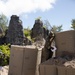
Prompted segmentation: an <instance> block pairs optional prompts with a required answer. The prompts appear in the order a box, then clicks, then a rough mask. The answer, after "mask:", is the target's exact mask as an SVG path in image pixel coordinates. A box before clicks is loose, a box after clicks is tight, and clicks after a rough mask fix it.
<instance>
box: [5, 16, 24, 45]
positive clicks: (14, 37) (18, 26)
mask: <svg viewBox="0 0 75 75" xmlns="http://www.w3.org/2000/svg"><path fill="white" fill-rule="evenodd" d="M6 42H7V43H10V44H14V45H22V44H23V42H24V34H23V26H22V22H21V20H20V19H19V17H18V16H16V15H12V16H11V20H10V23H9V28H8V31H7V35H6Z"/></svg>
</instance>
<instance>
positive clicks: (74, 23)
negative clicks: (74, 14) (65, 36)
mask: <svg viewBox="0 0 75 75" xmlns="http://www.w3.org/2000/svg"><path fill="white" fill-rule="evenodd" d="M71 25H72V27H71V28H73V29H74V30H75V19H72V24H71Z"/></svg>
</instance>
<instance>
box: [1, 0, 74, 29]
mask: <svg viewBox="0 0 75 75" xmlns="http://www.w3.org/2000/svg"><path fill="white" fill-rule="evenodd" d="M4 1H5V2H2V1H0V5H2V6H3V7H7V6H8V7H9V5H10V8H6V9H4V8H3V7H0V11H1V13H3V14H5V15H6V16H7V17H8V18H10V16H11V15H13V14H15V15H19V16H20V19H21V20H22V22H23V27H24V28H27V27H30V28H32V27H33V25H34V22H35V19H36V18H37V17H39V16H40V17H41V19H42V20H48V21H49V22H50V24H51V26H53V25H56V26H59V25H63V30H70V29H71V21H72V19H75V0H16V1H18V2H19V3H18V2H17V4H14V6H15V7H13V3H14V2H15V0H4ZM23 1H24V2H23ZM27 1H28V2H27ZM21 2H22V3H21ZM11 3H12V4H11ZM15 3H16V2H15ZM20 3H21V6H20ZM5 4H6V6H5ZM16 5H17V6H16ZM24 5H25V6H24ZM1 8H2V9H1ZM21 8H22V9H21ZM11 9H12V10H11ZM5 11H6V12H5Z"/></svg>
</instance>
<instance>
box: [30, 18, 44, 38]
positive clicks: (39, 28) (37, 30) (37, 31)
mask: <svg viewBox="0 0 75 75" xmlns="http://www.w3.org/2000/svg"><path fill="white" fill-rule="evenodd" d="M43 33H44V31H43V23H42V21H40V20H39V19H38V20H35V24H34V26H33V28H32V33H31V38H36V37H38V36H39V37H41V38H43V37H44V34H43Z"/></svg>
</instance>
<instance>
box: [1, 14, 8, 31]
mask: <svg viewBox="0 0 75 75" xmlns="http://www.w3.org/2000/svg"><path fill="white" fill-rule="evenodd" d="M7 23H8V20H7V17H6V16H5V15H4V14H1V15H0V28H2V30H3V31H5V30H6V29H7Z"/></svg>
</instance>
